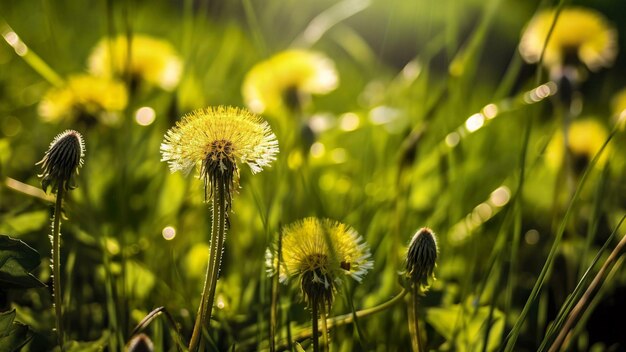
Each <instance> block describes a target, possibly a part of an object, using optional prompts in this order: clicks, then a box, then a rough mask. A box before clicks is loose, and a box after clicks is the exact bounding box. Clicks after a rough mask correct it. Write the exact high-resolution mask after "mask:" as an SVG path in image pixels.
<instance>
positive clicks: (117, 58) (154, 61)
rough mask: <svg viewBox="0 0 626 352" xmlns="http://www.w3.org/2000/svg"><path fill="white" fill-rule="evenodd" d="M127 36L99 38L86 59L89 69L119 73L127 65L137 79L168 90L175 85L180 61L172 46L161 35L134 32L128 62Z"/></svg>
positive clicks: (109, 75) (105, 72)
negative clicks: (159, 36)
mask: <svg viewBox="0 0 626 352" xmlns="http://www.w3.org/2000/svg"><path fill="white" fill-rule="evenodd" d="M128 49H129V45H128V37H127V36H125V35H120V36H118V37H116V38H113V39H108V38H105V39H102V40H101V41H100V42H99V43H98V44H97V45H96V47H95V48H94V49H93V51H92V52H91V55H90V56H89V59H88V66H89V72H91V73H92V74H94V75H97V76H105V77H121V76H123V73H124V72H125V70H126V69H129V70H130V72H129V73H130V74H131V77H132V78H133V80H136V81H145V82H148V83H150V84H152V85H155V86H157V87H160V88H161V89H164V90H167V91H171V90H173V89H174V88H176V86H177V85H178V82H179V81H180V77H181V74H182V70H183V63H182V60H181V59H180V57H179V55H178V53H177V52H176V50H175V49H174V47H173V46H172V45H171V44H170V43H168V42H166V41H164V40H161V39H157V38H153V37H150V36H147V35H141V34H139V35H137V34H136V35H133V36H132V39H131V45H130V63H128V61H127V60H128V59H129V55H128Z"/></svg>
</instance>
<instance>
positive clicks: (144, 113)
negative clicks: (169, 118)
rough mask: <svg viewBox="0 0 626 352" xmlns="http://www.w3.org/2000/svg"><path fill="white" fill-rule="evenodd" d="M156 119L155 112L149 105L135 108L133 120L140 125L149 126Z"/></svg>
mask: <svg viewBox="0 0 626 352" xmlns="http://www.w3.org/2000/svg"><path fill="white" fill-rule="evenodd" d="M155 119H156V112H155V111H154V109H153V108H151V107H149V106H144V107H141V108H139V109H137V112H136V113H135V122H137V124H139V125H140V126H149V125H151V124H152V123H153V122H154V120H155Z"/></svg>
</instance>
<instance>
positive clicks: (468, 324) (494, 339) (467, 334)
mask: <svg viewBox="0 0 626 352" xmlns="http://www.w3.org/2000/svg"><path fill="white" fill-rule="evenodd" d="M465 309H466V312H465V314H462V317H463V320H464V321H463V322H460V321H459V319H460V317H461V306H460V305H458V304H455V305H453V306H450V307H448V308H430V309H428V310H427V312H426V321H427V322H428V323H429V324H430V325H432V327H433V328H434V329H435V330H436V331H437V332H438V333H439V334H441V335H442V336H443V337H445V338H446V340H448V342H449V343H450V344H452V343H454V347H455V350H456V351H460V352H463V351H481V350H482V346H483V339H484V332H485V324H486V322H487V319H488V317H489V307H480V308H478V310H477V311H476V312H472V308H469V307H467V308H465ZM459 326H463V328H462V329H460V330H459V329H458V327H459ZM502 329H504V314H503V313H502V312H501V311H499V310H497V309H494V311H493V317H492V326H491V331H490V333H489V341H488V343H487V349H486V350H487V351H494V350H496V349H497V348H498V346H499V344H500V336H502Z"/></svg>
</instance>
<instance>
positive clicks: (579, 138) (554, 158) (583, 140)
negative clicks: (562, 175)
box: [545, 118, 609, 170]
mask: <svg viewBox="0 0 626 352" xmlns="http://www.w3.org/2000/svg"><path fill="white" fill-rule="evenodd" d="M608 137H609V131H608V130H607V129H606V127H605V126H604V125H603V124H602V123H600V122H599V121H597V120H595V119H592V118H586V119H581V120H575V121H574V122H572V124H571V125H570V126H569V129H568V134H567V138H568V140H567V147H568V148H569V150H570V151H571V153H572V156H573V163H574V165H573V166H574V168H575V169H578V170H580V169H584V167H586V166H587V164H588V163H589V162H590V161H591V159H593V157H594V156H595V155H596V153H597V152H598V151H599V150H600V148H602V145H603V144H604V142H605V141H606V139H607V138H608ZM563 146H564V142H563V132H562V131H560V130H559V131H558V132H557V133H555V135H554V136H553V137H552V140H551V141H550V143H549V144H548V147H547V148H546V159H545V160H546V163H547V164H548V166H549V167H550V168H551V169H553V170H558V168H560V167H561V164H562V162H563V155H564V150H563ZM607 148H608V147H607ZM608 154H609V153H608V150H605V151H604V153H602V155H601V156H600V158H599V159H598V164H597V165H603V164H604V162H605V161H606V159H607V155H608Z"/></svg>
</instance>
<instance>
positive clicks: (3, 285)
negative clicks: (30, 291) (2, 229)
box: [0, 235, 46, 290]
mask: <svg viewBox="0 0 626 352" xmlns="http://www.w3.org/2000/svg"><path fill="white" fill-rule="evenodd" d="M40 262H41V258H40V257H39V253H38V252H37V251H36V250H34V249H33V248H31V247H30V246H29V245H27V244H26V243H24V242H22V241H20V240H17V239H14V238H11V237H9V236H6V235H0V290H2V289H10V288H32V287H45V286H46V285H45V284H44V283H43V282H41V281H39V279H37V278H36V277H35V276H34V275H33V274H31V273H30V272H31V271H32V270H34V269H35V268H36V267H37V266H39V263H40Z"/></svg>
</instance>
